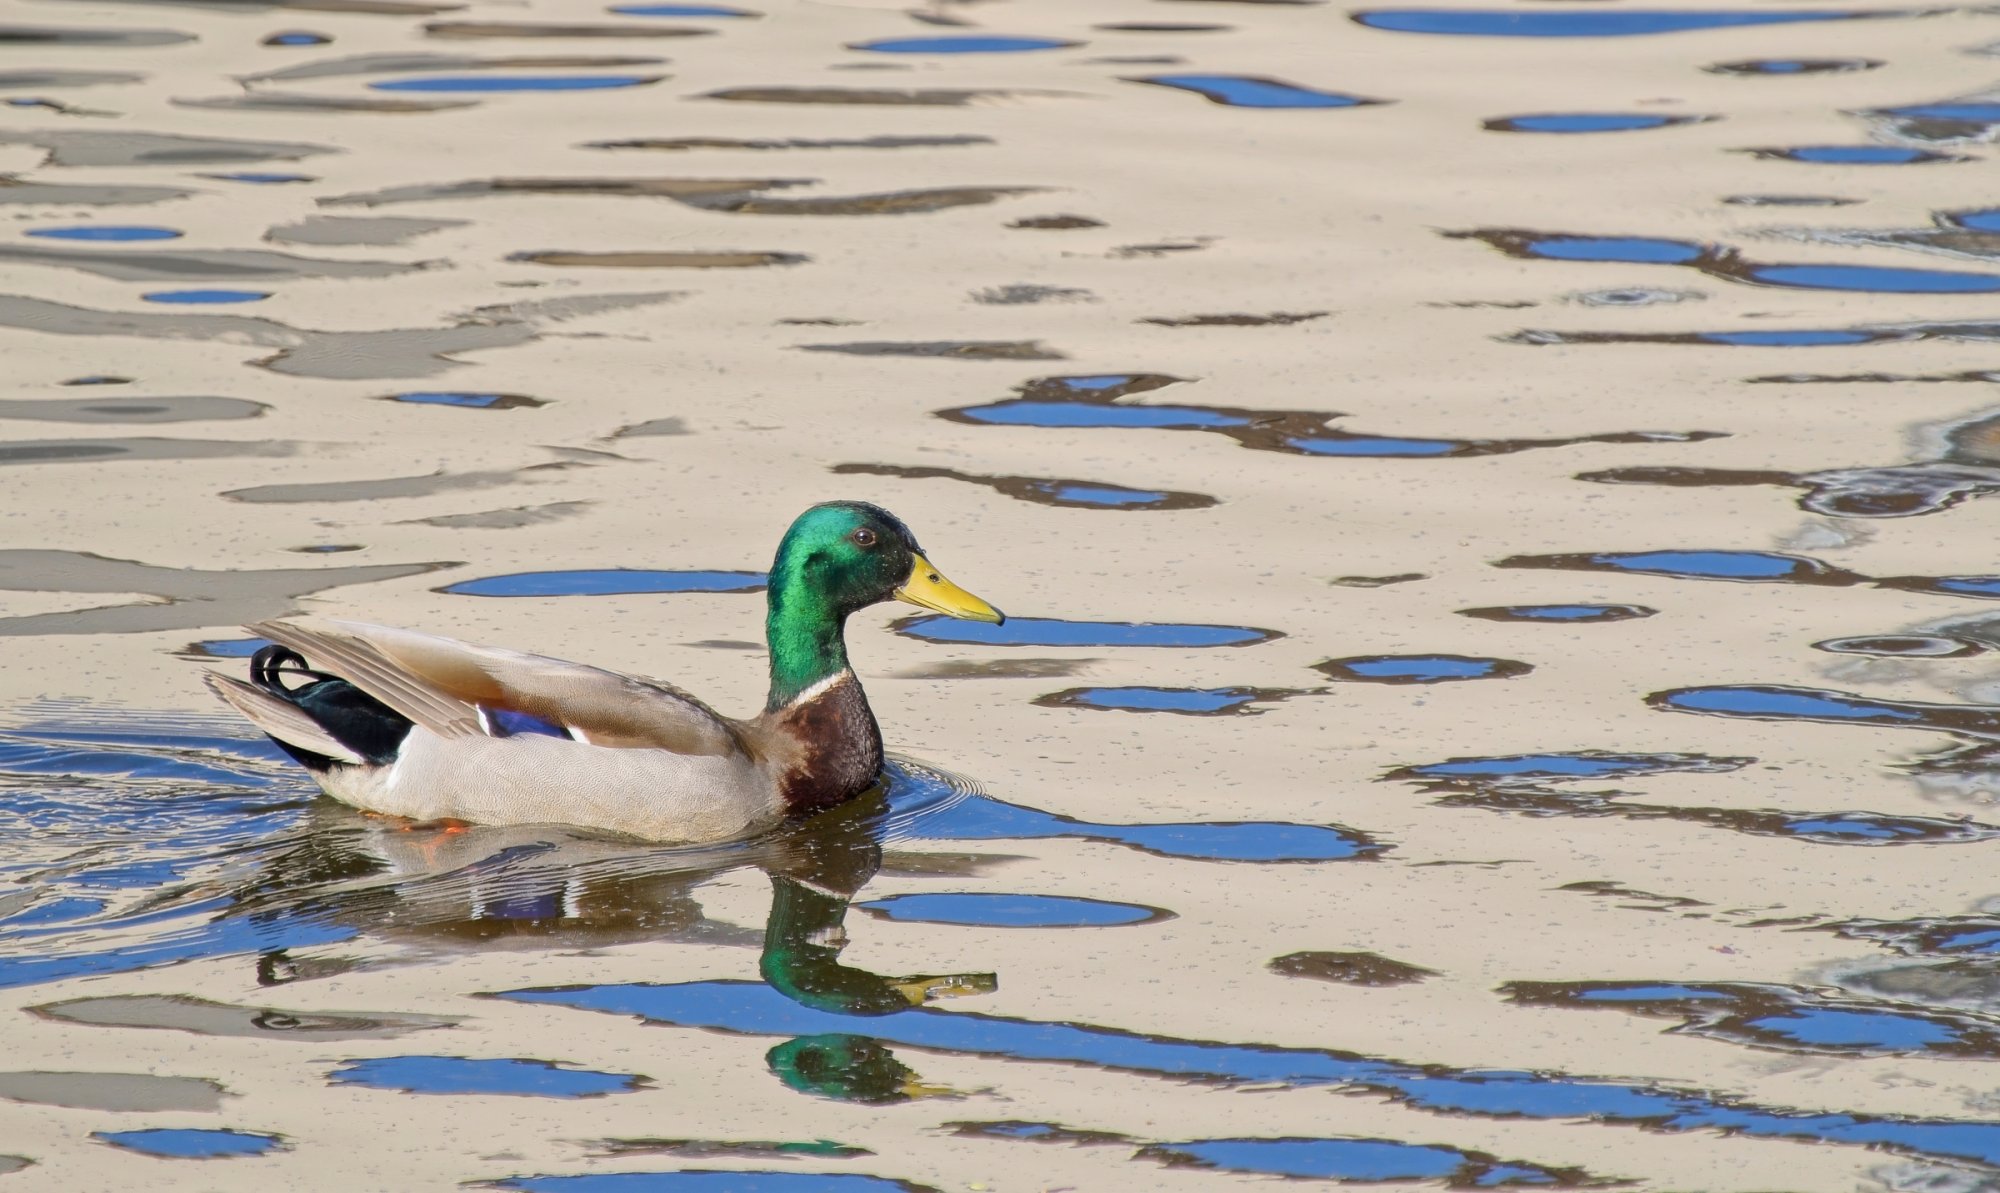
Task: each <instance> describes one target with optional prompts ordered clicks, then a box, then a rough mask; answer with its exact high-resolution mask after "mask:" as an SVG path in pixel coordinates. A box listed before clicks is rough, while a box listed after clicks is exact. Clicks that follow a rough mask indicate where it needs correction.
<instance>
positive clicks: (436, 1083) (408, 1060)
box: [327, 1056, 653, 1098]
mask: <svg viewBox="0 0 2000 1193" xmlns="http://www.w3.org/2000/svg"><path fill="white" fill-rule="evenodd" d="M327 1082H328V1083H329V1084H331V1085H358V1086H363V1087H366V1088H368V1089H391V1090H399V1091H401V1092H403V1093H406V1094H484V1095H489V1096H496V1095H497V1096H512V1097H523V1098H600V1097H603V1096H604V1095H606V1094H622V1093H635V1092H637V1091H639V1090H642V1089H645V1088H647V1087H649V1086H651V1085H652V1084H653V1080H652V1078H650V1077H642V1076H639V1075H638V1074H634V1073H601V1072H597V1071H595V1070H592V1069H579V1068H576V1067H574V1066H570V1065H564V1064H558V1063H555V1062H552V1061H546V1060H525V1059H522V1058H519V1057H502V1058H479V1059H473V1058H470V1057H463V1056H376V1057H369V1058H368V1059H366V1060H347V1061H342V1062H340V1065H339V1066H338V1067H337V1068H335V1069H334V1070H333V1071H332V1072H330V1073H328V1074H327Z"/></svg>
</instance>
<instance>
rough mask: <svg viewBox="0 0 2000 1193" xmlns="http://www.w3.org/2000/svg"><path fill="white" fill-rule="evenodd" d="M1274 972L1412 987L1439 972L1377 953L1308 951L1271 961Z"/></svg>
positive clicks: (1344, 982)
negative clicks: (1414, 983)
mask: <svg viewBox="0 0 2000 1193" xmlns="http://www.w3.org/2000/svg"><path fill="white" fill-rule="evenodd" d="M1266 968H1268V969H1269V970H1270V971H1271V972H1272V973H1281V974H1284V975H1285V976H1287V977H1294V978H1313V979H1315V980H1317V981H1321V982H1337V983H1339V984H1340V985H1343V986H1408V985H1410V984H1411V983H1413V982H1421V981H1423V980H1424V979H1425V978H1434V977H1436V976H1438V975H1437V971H1436V970H1434V969H1425V968H1424V967H1423V966H1421V965H1411V964H1410V963H1409V962H1407V961H1397V960H1394V959H1392V958H1389V957H1383V956H1378V955H1377V954H1375V953H1327V952H1318V951H1313V950H1307V951H1304V952H1298V953H1286V954H1285V955H1284V956H1282V957H1273V958H1271V963H1270V965H1268V966H1266Z"/></svg>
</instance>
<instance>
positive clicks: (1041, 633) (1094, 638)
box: [889, 614, 1285, 649]
mask: <svg viewBox="0 0 2000 1193" xmlns="http://www.w3.org/2000/svg"><path fill="white" fill-rule="evenodd" d="M889 628H890V629H892V630H894V631H896V632H897V633H899V634H903V635H905V636H907V637H911V638H921V639H923V640H924V641H926V642H956V643H968V644H975V645H980V646H1159V647H1180V648H1183V649H1194V648H1199V647H1209V646H1256V645H1259V644H1260V643H1264V642H1271V641H1274V640H1276V639H1279V638H1282V637H1284V636H1285V635H1284V634H1283V633H1281V632H1279V631H1277V630H1262V629H1258V628H1257V627H1255V626H1233V625H1200V624H1188V623H1175V622H1145V621H1068V620H1064V619H1062V618H1056V617H1010V618H1008V619H1007V621H1006V623H1005V624H1003V625H994V624H992V623H990V622H982V621H960V620H958V619H956V618H951V617H946V616H944V615H942V614H922V615H919V616H916V617H905V618H903V619H901V620H899V621H895V622H892V623H890V626H889Z"/></svg>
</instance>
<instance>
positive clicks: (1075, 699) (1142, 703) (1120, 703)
mask: <svg viewBox="0 0 2000 1193" xmlns="http://www.w3.org/2000/svg"><path fill="white" fill-rule="evenodd" d="M1324 690H1325V689H1312V690H1307V689H1302V688H1242V687H1238V688H1153V687H1142V686H1134V687H1116V688H1109V687H1096V688H1065V689H1064V690H1062V691H1060V692H1050V693H1049V694H1048V695H1046V696H1037V697H1035V701H1034V702H1035V703H1036V704H1039V705H1042V706H1043V707H1045V708H1098V709H1109V710H1113V711H1117V712H1164V713H1179V714H1181V715H1183V716H1203V717H1214V716H1232V715H1255V714H1257V713H1259V712H1262V711H1263V710H1262V709H1260V708H1257V707H1256V705H1258V704H1265V703H1275V702H1277V701H1280V700H1288V699H1290V698H1291V697H1293V696H1305V695H1310V694H1313V692H1316V691H1324Z"/></svg>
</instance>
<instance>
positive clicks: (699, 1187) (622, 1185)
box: [480, 1168, 939, 1193]
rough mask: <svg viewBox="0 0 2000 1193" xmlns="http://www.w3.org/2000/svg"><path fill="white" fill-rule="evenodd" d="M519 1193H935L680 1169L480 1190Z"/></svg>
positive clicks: (892, 1185)
mask: <svg viewBox="0 0 2000 1193" xmlns="http://www.w3.org/2000/svg"><path fill="white" fill-rule="evenodd" d="M480 1187H483V1188H488V1189H511V1190H516V1191H517V1193H750V1191H751V1190H755V1193H939V1191H938V1190H937V1189H936V1188H934V1187H933V1186H930V1185H919V1184H917V1183H916V1182H914V1181H900V1180H894V1179H892V1178H890V1177H886V1176H869V1175H867V1174H865V1173H859V1172H782V1171H765V1170H750V1171H743V1170H738V1169H729V1168H683V1169H676V1170H673V1171H668V1172H592V1173H585V1174H581V1175H577V1176H517V1177H510V1178H508V1179H506V1180H501V1181H491V1182H487V1183H485V1184H484V1185H482V1186H480Z"/></svg>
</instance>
